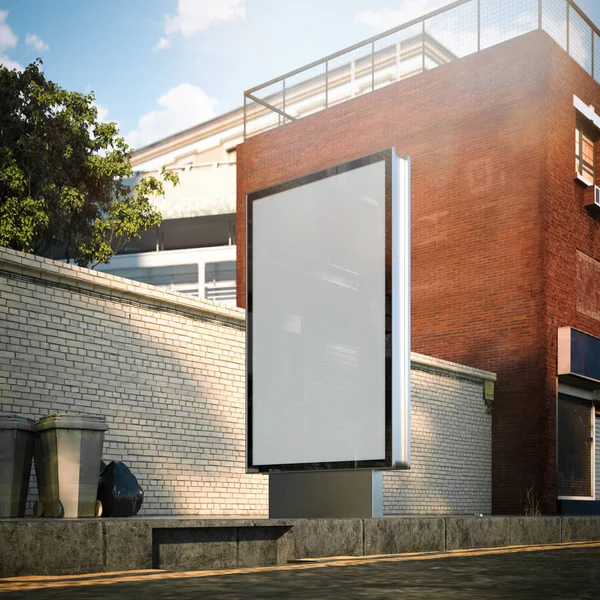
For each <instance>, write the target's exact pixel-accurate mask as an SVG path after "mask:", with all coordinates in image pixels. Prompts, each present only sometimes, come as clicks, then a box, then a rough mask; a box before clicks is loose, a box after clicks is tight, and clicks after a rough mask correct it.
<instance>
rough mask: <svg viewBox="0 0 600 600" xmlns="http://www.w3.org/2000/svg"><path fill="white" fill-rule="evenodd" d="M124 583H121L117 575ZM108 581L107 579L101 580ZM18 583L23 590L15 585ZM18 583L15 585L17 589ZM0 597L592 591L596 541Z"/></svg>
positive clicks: (598, 561) (10, 586)
mask: <svg viewBox="0 0 600 600" xmlns="http://www.w3.org/2000/svg"><path fill="white" fill-rule="evenodd" d="M124 579H125V580H126V581H123V580H124ZM109 582H110V583H109ZM24 587H26V588H28V589H23V588H24ZM19 588H21V589H19ZM0 596H1V597H2V598H6V600H9V599H12V598H30V599H31V600H33V599H35V600H45V599H50V598H61V599H63V598H67V599H68V600H77V599H80V598H81V599H83V598H85V599H88V598H110V599H117V598H118V599H123V600H138V599H139V600H142V599H144V600H145V599H154V598H156V599H158V598H161V599H168V598H182V599H187V598H194V599H196V598H201V599H203V600H204V599H212V598H216V599H219V598H240V599H246V598H251V599H253V598H261V599H262V598H265V599H267V598H269V599H270V598H294V599H295V598H311V599H316V598H342V599H344V600H346V599H352V598H362V599H364V598H384V599H388V598H409V599H412V598H415V599H417V598H418V599H425V598H427V599H429V598H436V599H437V598H441V599H449V600H454V599H456V600H458V599H461V600H462V599H464V598H483V599H488V598H490V599H495V598H510V599H511V600H518V599H520V598H527V599H537V598H540V599H542V598H543V599H545V600H546V599H550V598H552V599H554V598H561V599H565V600H573V599H577V598H590V599H592V598H593V599H595V600H596V599H598V598H599V597H600V543H596V544H593V545H592V544H588V545H585V546H570V547H569V546H566V547H564V548H560V549H547V550H535V551H514V550H508V551H507V550H501V549H499V550H497V551H474V552H472V551H466V552H464V553H458V554H456V553H454V554H453V553H439V554H430V555H427V556H421V557H410V556H398V557H393V558H386V559H384V560H382V559H375V558H373V559H372V558H367V557H365V558H361V559H358V560H336V561H330V562H323V563H316V564H303V565H291V566H289V567H268V568H262V569H240V570H237V571H220V572H219V571H211V572H198V573H195V574H193V573H185V574H183V573H167V572H159V573H157V572H152V573H148V572H139V573H134V574H132V573H129V574H102V575H97V576H85V577H79V578H72V579H69V578H60V577H56V578H13V579H11V580H0Z"/></svg>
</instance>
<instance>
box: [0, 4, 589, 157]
mask: <svg viewBox="0 0 600 600" xmlns="http://www.w3.org/2000/svg"><path fill="white" fill-rule="evenodd" d="M490 1H497V2H500V3H501V2H502V1H503V0H490ZM522 1H523V2H531V1H532V0H522ZM544 1H545V2H546V1H549V2H552V1H553V0H544ZM448 3H449V0H0V64H4V65H5V66H8V67H9V68H23V67H24V66H25V65H27V64H28V63H30V62H31V61H32V60H34V59H35V58H37V57H40V58H41V59H42V60H43V62H44V71H45V73H46V76H47V77H48V78H49V79H51V80H53V81H55V82H57V83H58V84H59V85H61V86H62V87H64V88H66V89H68V90H74V91H79V92H90V91H93V92H94V94H95V96H96V103H97V106H98V114H99V117H100V118H101V119H102V120H108V121H115V122H116V123H117V124H118V126H119V128H120V130H121V134H122V135H124V136H125V138H126V140H127V141H128V142H129V143H130V144H131V145H132V146H134V147H136V148H137V147H141V146H144V145H147V144H149V143H152V142H154V141H157V140H158V139H160V138H162V137H165V136H167V135H170V134H172V133H176V132H177V131H180V130H182V129H185V128H187V127H191V126H193V125H196V124H198V123H201V122H202V121H205V120H208V119H210V118H212V117H214V116H217V115H219V114H222V113H224V112H227V111H228V110H232V109H235V108H237V107H239V106H241V105H242V104H243V92H244V90H246V89H249V88H251V87H254V86H256V85H258V84H260V83H262V82H264V81H267V80H269V79H272V78H274V77H277V76H279V75H283V74H284V73H286V72H288V71H291V70H293V69H295V68H297V67H300V66H302V65H304V64H307V63H309V62H312V61H313V60H317V59H319V58H321V57H323V56H326V55H328V54H330V53H332V52H336V51H338V50H341V49H342V48H344V47H346V46H350V45H352V44H354V43H356V42H359V41H361V40H362V39H365V38H368V37H370V36H372V35H374V34H376V33H379V32H380V31H384V30H386V29H389V28H391V27H394V26H395V25H399V24H401V23H403V22H406V21H408V20H411V19H413V18H416V17H418V16H421V15H423V14H425V13H427V12H430V11H431V10H435V9H436V8H439V7H440V6H444V5H446V4H448ZM578 4H579V6H580V7H581V8H582V9H583V10H584V12H585V13H586V14H587V15H588V16H589V17H590V18H591V19H592V20H593V21H594V22H595V23H596V24H597V25H600V1H599V0H580V1H579V3H578ZM0 93H1V90H0Z"/></svg>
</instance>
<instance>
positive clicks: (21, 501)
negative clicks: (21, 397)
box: [0, 415, 35, 517]
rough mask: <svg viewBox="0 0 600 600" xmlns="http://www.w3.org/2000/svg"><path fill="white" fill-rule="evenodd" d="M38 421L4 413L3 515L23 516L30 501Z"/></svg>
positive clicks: (0, 455)
mask: <svg viewBox="0 0 600 600" xmlns="http://www.w3.org/2000/svg"><path fill="white" fill-rule="evenodd" d="M34 429H35V421H34V420H33V419H28V418H27V417H22V416H20V415H0V517H23V516H25V505H26V503H27V491H28V489H29V477H30V476H31V458H32V456H33V443H34V439H35V433H34Z"/></svg>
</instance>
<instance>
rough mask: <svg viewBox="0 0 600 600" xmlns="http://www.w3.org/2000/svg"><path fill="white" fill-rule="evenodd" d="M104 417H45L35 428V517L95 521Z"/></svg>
mask: <svg viewBox="0 0 600 600" xmlns="http://www.w3.org/2000/svg"><path fill="white" fill-rule="evenodd" d="M107 429H108V427H107V425H106V419H105V418H104V417H92V416H88V415H49V416H47V417H44V418H43V419H40V420H39V421H38V422H37V424H36V432H37V435H36V440H35V452H34V458H35V474H36V477H37V482H38V492H39V500H38V502H37V503H36V506H35V513H36V515H37V516H38V517H95V516H99V515H100V514H101V512H102V508H101V506H100V505H99V503H98V502H97V495H98V480H99V476H100V460H101V458H102V445H103V443H104V432H105V431H106V430H107Z"/></svg>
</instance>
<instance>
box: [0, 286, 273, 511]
mask: <svg viewBox="0 0 600 600" xmlns="http://www.w3.org/2000/svg"><path fill="white" fill-rule="evenodd" d="M0 289H2V290H5V289H6V290H7V293H4V291H3V294H2V297H3V298H4V300H5V301H6V303H5V304H3V305H2V304H1V303H0V313H5V314H6V320H5V324H4V325H3V326H2V328H6V332H5V335H6V337H7V338H8V339H9V340H10V346H9V349H8V350H7V352H3V353H2V355H1V356H2V361H1V362H2V363H3V368H2V369H1V371H2V372H0V375H3V376H4V378H5V379H6V384H4V383H3V379H0V384H2V397H1V399H0V410H1V411H2V412H9V413H11V412H14V413H20V414H23V415H26V416H30V417H33V418H39V417H41V416H43V415H46V414H49V413H55V412H73V413H87V414H101V415H104V416H106V418H107V421H108V425H109V431H108V432H107V434H106V437H105V444H104V456H103V458H104V460H105V461H108V460H122V461H124V462H125V463H126V464H127V465H128V466H129V467H130V468H131V470H132V472H133V473H134V474H135V475H136V477H137V478H138V480H139V482H140V485H141V486H142V487H143V489H144V492H145V500H144V504H143V506H142V510H141V512H140V514H146V515H151V514H162V515H165V514H197V515H206V516H210V515H246V516H263V515H265V514H266V513H267V512H268V508H267V507H268V498H267V496H268V492H267V489H268V488H267V485H268V483H267V479H266V477H264V476H257V475H252V476H251V475H246V473H245V462H244V455H245V454H244V445H245V425H244V412H245V388H244V385H245V384H244V381H245V377H244V369H245V366H244V365H245V354H244V324H243V322H236V321H235V320H234V319H229V320H227V319H225V318H223V319H220V318H219V317H216V318H215V317H213V316H212V315H210V314H209V313H203V314H202V315H201V314H200V312H198V311H196V310H192V311H190V312H189V314H182V313H181V312H177V313H175V312H173V311H167V310H164V307H161V306H160V305H155V306H154V307H152V306H150V302H152V301H151V300H150V301H149V302H148V305H146V304H144V305H141V304H139V303H135V302H134V303H123V302H122V301H120V300H119V299H114V300H113V299H110V298H108V297H105V298H99V297H98V296H97V295H96V296H93V295H88V294H86V293H85V290H82V291H81V292H73V291H72V290H66V289H56V288H52V287H47V286H45V285H43V284H40V283H35V282H31V281H19V280H14V279H10V278H9V279H7V278H4V277H0ZM36 495H37V489H36V486H35V479H34V477H32V486H30V494H29V498H28V514H31V506H32V503H33V501H34V500H35V499H36Z"/></svg>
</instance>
